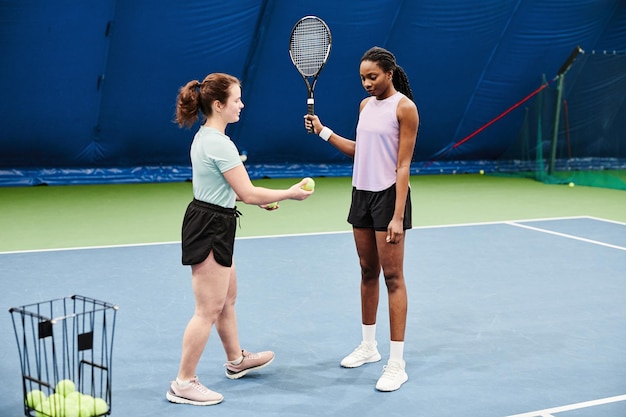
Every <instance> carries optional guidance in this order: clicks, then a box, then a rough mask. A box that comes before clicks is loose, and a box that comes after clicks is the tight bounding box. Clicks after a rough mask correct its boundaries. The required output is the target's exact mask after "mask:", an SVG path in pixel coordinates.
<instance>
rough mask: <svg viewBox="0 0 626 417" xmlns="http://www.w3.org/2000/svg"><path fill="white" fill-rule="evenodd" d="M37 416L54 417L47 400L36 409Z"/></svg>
mask: <svg viewBox="0 0 626 417" xmlns="http://www.w3.org/2000/svg"><path fill="white" fill-rule="evenodd" d="M35 415H36V416H37V417H48V416H51V415H52V411H51V407H50V403H49V402H48V400H47V399H45V400H43V401H42V402H41V403H39V405H37V408H35Z"/></svg>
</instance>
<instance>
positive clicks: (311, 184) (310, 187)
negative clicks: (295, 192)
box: [302, 178, 315, 191]
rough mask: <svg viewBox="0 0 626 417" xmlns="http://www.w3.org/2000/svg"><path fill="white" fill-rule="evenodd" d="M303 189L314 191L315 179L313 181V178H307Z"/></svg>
mask: <svg viewBox="0 0 626 417" xmlns="http://www.w3.org/2000/svg"><path fill="white" fill-rule="evenodd" d="M302 189H303V190H306V191H313V190H314V189H315V181H313V178H307V179H306V184H304V185H303V186H302Z"/></svg>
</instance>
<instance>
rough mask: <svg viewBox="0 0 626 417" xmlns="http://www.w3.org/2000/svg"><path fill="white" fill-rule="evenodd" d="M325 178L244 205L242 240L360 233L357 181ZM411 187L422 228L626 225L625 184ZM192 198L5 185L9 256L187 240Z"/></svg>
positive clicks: (2, 200) (180, 191)
mask: <svg viewBox="0 0 626 417" xmlns="http://www.w3.org/2000/svg"><path fill="white" fill-rule="evenodd" d="M315 180H316V190H315V194H314V195H313V196H312V197H311V198H309V199H308V200H306V201H303V202H296V201H284V202H282V203H281V204H280V209H279V210H276V211H273V212H267V211H265V210H262V209H260V208H258V207H256V206H247V205H245V204H239V205H238V208H239V209H240V211H241V212H242V213H243V216H242V217H241V218H240V228H239V229H238V231H237V236H238V237H247V236H266V235H284V234H300V233H319V232H333V231H346V230H350V225H349V224H348V223H347V222H346V214H347V211H348V207H349V203H350V190H351V184H350V178H346V177H341V178H316V179H315ZM295 181H296V180H294V179H264V180H256V181H254V183H255V184H256V185H261V186H266V187H271V188H285V187H288V186H289V185H291V184H292V183H293V182H295ZM411 186H412V202H413V225H414V226H415V227H419V226H433V225H450V224H463V223H481V222H491V221H506V220H519V219H540V218H551V217H568V216H593V217H599V218H603V219H608V220H613V221H618V222H626V192H625V191H621V190H615V189H606V188H594V187H581V186H575V187H569V186H566V185H546V184H543V183H540V182H536V181H533V180H530V179H523V178H502V177H495V176H493V177H492V176H489V175H478V174H476V175H473V174H463V175H432V176H430V175H428V176H427V175H419V176H413V177H412V178H411ZM191 197H192V191H191V183H159V184H110V185H81V186H38V187H17V188H11V187H9V188H0V214H1V215H0V236H1V239H0V252H10V251H20V250H38V249H58V248H72V247H83V246H108V245H125V244H141V243H152V242H172V241H178V240H179V239H180V223H181V220H182V217H183V214H184V211H185V208H186V206H187V204H188V203H189V201H190V199H191Z"/></svg>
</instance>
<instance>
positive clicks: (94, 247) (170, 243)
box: [0, 216, 626, 255]
mask: <svg viewBox="0 0 626 417" xmlns="http://www.w3.org/2000/svg"><path fill="white" fill-rule="evenodd" d="M578 219H593V220H597V221H604V222H610V223H615V224H620V225H626V223H621V222H617V221H612V220H606V219H602V218H598V217H591V216H570V217H547V218H537V219H518V220H508V221H491V222H475V223H457V224H442V225H431V226H415V227H413V229H411V230H420V229H445V228H451V227H472V226H489V225H497V224H510V225H518V224H519V223H524V222H542V221H555V220H557V221H558V220H578ZM344 233H352V230H340V231H332V232H311V233H293V234H278V235H262V236H242V237H237V238H236V239H237V240H248V239H267V238H276V237H295V236H320V235H334V234H344ZM176 244H180V240H178V241H169V242H147V243H122V244H118V245H97V246H78V247H66V248H48V249H23V250H15V251H4V252H3V251H0V255H13V254H22V253H40V252H62V251H77V250H89V249H109V248H132V247H138V246H158V245H176ZM621 249H623V248H621ZM624 250H626V249H624Z"/></svg>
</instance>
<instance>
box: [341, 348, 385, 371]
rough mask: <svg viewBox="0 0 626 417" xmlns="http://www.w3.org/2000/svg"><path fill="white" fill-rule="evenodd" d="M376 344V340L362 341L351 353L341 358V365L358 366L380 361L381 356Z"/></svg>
mask: <svg viewBox="0 0 626 417" xmlns="http://www.w3.org/2000/svg"><path fill="white" fill-rule="evenodd" d="M376 345H377V343H376V342H374V343H368V342H361V344H360V345H359V346H358V347H357V348H356V349H354V350H353V351H352V353H351V354H349V355H348V356H346V357H345V358H343V359H342V360H341V366H343V367H344V368H356V367H359V366H361V365H363V364H366V363H371V362H378V361H379V360H380V358H381V357H380V353H378V349H377V348H376Z"/></svg>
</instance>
